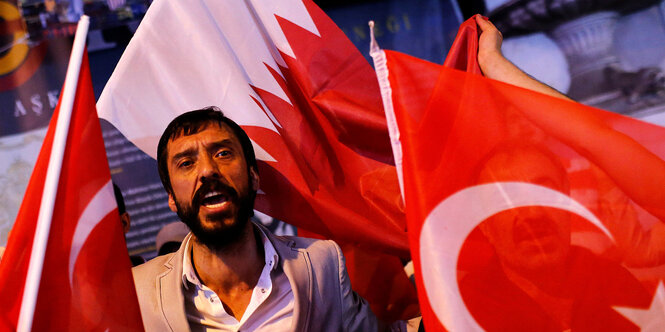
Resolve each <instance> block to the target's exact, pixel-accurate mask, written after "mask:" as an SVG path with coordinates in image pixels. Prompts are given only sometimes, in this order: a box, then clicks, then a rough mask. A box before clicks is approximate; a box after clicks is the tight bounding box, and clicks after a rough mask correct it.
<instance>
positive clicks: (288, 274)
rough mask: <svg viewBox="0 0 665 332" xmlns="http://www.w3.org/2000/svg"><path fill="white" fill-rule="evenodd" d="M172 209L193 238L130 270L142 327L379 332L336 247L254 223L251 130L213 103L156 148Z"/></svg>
mask: <svg viewBox="0 0 665 332" xmlns="http://www.w3.org/2000/svg"><path fill="white" fill-rule="evenodd" d="M157 163H158V168H159V174H160V178H161V180H162V183H163V185H164V188H165V189H166V191H167V193H168V195H169V200H168V203H169V207H170V208H171V210H173V211H174V212H176V213H177V214H178V216H179V217H180V219H181V220H182V221H183V222H184V223H185V224H187V226H189V228H190V230H191V233H190V234H189V235H188V236H187V237H186V238H185V240H184V241H183V243H182V245H181V247H180V249H179V250H178V251H177V252H175V253H172V254H168V255H164V256H159V257H157V258H155V259H153V260H151V261H149V262H148V263H146V264H143V265H141V266H139V267H137V268H135V269H134V270H133V273H134V281H135V283H136V289H137V294H138V297H139V303H140V305H141V315H142V317H143V323H144V325H145V327H146V330H147V331H190V330H191V331H376V330H377V329H378V328H379V327H378V323H377V320H376V318H375V316H374V315H373V314H372V312H371V310H370V308H369V305H368V304H367V302H365V300H363V299H362V298H361V297H359V296H358V295H357V294H356V293H355V292H353V290H352V289H351V285H350V283H349V277H348V275H347V272H346V268H345V263H344V257H343V255H342V253H341V251H340V249H339V247H338V246H337V245H336V244H335V243H334V242H332V241H321V240H312V239H304V238H298V237H277V236H274V235H272V234H271V233H270V232H269V231H268V230H267V229H265V228H263V227H262V226H260V225H257V224H254V223H253V222H251V221H250V217H251V216H252V215H253V206H254V198H255V196H256V191H257V190H258V189H259V174H258V168H257V164H256V158H255V155H254V150H253V148H252V144H251V142H250V140H249V138H248V137H247V134H246V133H245V132H244V131H243V130H242V129H241V128H240V126H238V125H237V124H236V123H235V122H233V121H232V120H231V119H229V118H227V117H225V116H224V115H223V113H222V112H221V111H219V109H216V108H214V107H210V108H205V109H201V110H195V111H191V112H188V113H184V114H182V115H180V116H178V117H177V118H175V119H174V120H173V121H172V122H171V123H170V124H169V125H168V127H167V128H166V130H165V131H164V133H163V135H162V137H161V139H160V141H159V145H158V148H157Z"/></svg>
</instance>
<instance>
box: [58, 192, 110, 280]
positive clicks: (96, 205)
mask: <svg viewBox="0 0 665 332" xmlns="http://www.w3.org/2000/svg"><path fill="white" fill-rule="evenodd" d="M116 207H117V205H116V203H115V195H114V194H113V184H112V183H111V181H110V180H109V182H107V183H106V184H105V185H104V186H103V187H102V188H101V189H99V191H98V192H97V193H96V194H95V196H93V197H92V199H91V200H90V202H88V205H86V207H85V209H84V210H83V213H81V217H80V218H79V220H78V222H77V223H76V230H75V231H74V237H73V238H72V247H71V249H70V253H69V285H70V286H72V284H73V282H74V265H75V264H76V259H77V258H78V256H79V252H80V251H81V248H82V247H83V244H85V241H86V240H87V239H88V236H89V235H90V233H91V232H92V230H93V229H95V226H97V225H98V224H99V222H101V221H102V219H104V217H106V215H107V214H109V213H110V212H111V211H113V210H114V209H115V208H116Z"/></svg>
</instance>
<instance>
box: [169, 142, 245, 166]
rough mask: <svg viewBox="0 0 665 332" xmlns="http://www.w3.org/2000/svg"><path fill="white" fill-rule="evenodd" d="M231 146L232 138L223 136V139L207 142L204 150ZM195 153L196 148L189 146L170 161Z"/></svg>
mask: <svg viewBox="0 0 665 332" xmlns="http://www.w3.org/2000/svg"><path fill="white" fill-rule="evenodd" d="M232 146H233V140H232V139H230V138H225V139H223V140H219V141H216V142H212V143H209V144H208V146H207V147H206V150H209V151H210V150H217V149H219V148H221V147H232ZM194 155H196V148H189V149H186V150H184V151H180V152H178V153H176V154H174V155H173V157H171V162H174V161H177V160H179V159H182V158H187V157H192V156H194Z"/></svg>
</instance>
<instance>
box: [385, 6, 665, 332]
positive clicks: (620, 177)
mask: <svg viewBox="0 0 665 332" xmlns="http://www.w3.org/2000/svg"><path fill="white" fill-rule="evenodd" d="M460 31H461V32H460V34H458V40H457V41H456V43H455V45H456V46H454V48H453V50H451V53H450V54H451V56H450V57H449V58H448V59H447V60H446V64H447V65H449V66H451V67H452V68H450V67H447V66H439V65H436V64H432V63H428V62H425V61H422V60H419V59H416V58H413V57H409V56H407V55H404V54H399V53H396V52H391V51H381V52H382V53H381V52H379V54H378V55H377V56H378V58H379V60H382V61H385V66H384V67H383V69H382V68H380V66H377V75H378V76H379V78H380V80H381V79H383V81H382V83H381V84H382V90H383V93H384V94H385V95H386V96H387V103H386V104H387V105H391V106H392V109H393V110H394V116H395V119H396V124H397V127H398V129H399V142H400V144H401V151H402V153H403V160H402V165H403V178H404V192H405V205H406V213H407V221H408V229H409V243H410V245H411V252H412V256H413V259H414V265H415V270H416V281H417V288H418V296H419V299H420V305H421V311H422V313H423V319H424V320H425V324H426V329H427V331H440V330H451V331H474V330H487V331H562V330H568V329H570V330H573V331H591V330H593V331H597V330H613V331H638V330H639V329H640V328H642V329H643V330H649V329H650V328H651V329H653V328H660V327H662V326H663V323H664V322H665V311H663V308H664V305H665V288H664V287H663V278H664V277H665V272H664V271H665V270H664V269H663V268H665V266H664V263H665V241H664V240H665V239H664V234H665V233H664V228H665V227H664V224H663V222H665V213H664V212H665V210H664V209H665V208H664V207H665V205H664V204H663V202H665V162H664V161H663V158H664V157H665V146H664V145H663V142H664V141H665V129H664V128H661V127H658V126H654V125H651V124H648V123H644V122H641V121H638V120H635V119H632V118H628V117H624V116H621V115H618V114H614V113H610V112H606V111H602V110H598V109H594V108H591V107H587V106H584V105H581V104H577V103H574V102H571V101H567V100H563V99H557V98H553V97H550V96H545V95H542V94H539V93H536V92H533V91H529V90H525V89H522V88H518V87H515V86H511V85H508V84H504V83H501V82H497V81H493V80H490V79H487V78H484V77H482V76H481V75H479V73H480V71H479V70H476V69H477V68H479V67H478V65H477V60H476V53H477V40H478V30H477V27H476V23H475V21H474V20H473V19H471V20H469V21H467V22H466V23H464V24H463V25H462V27H461V28H460ZM460 47H462V48H464V49H463V50H460V49H459V48H460ZM474 48H475V49H474ZM375 62H377V61H376V60H375ZM380 62H381V61H378V63H380ZM474 68H476V69H474ZM382 70H383V71H382ZM386 74H387V76H386ZM397 163H398V164H399V161H397Z"/></svg>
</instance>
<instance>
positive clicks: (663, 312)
mask: <svg viewBox="0 0 665 332" xmlns="http://www.w3.org/2000/svg"><path fill="white" fill-rule="evenodd" d="M613 308H614V310H616V311H618V312H619V313H620V314H622V315H623V316H625V317H626V318H628V319H629V320H631V321H632V322H633V323H635V324H636V325H637V326H639V327H640V330H641V331H642V332H656V331H662V330H663V326H665V286H664V285H663V282H662V281H661V282H660V283H658V288H657V289H656V294H655V295H654V297H653V300H652V301H651V305H650V306H649V308H648V309H635V308H628V307H613Z"/></svg>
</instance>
